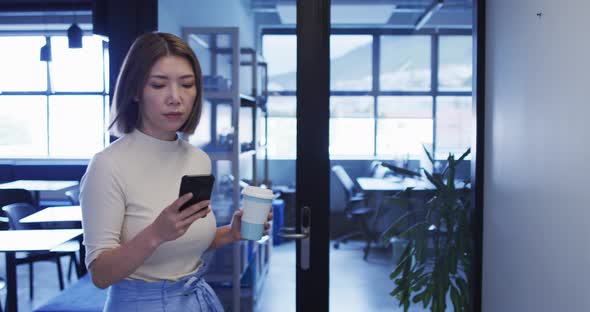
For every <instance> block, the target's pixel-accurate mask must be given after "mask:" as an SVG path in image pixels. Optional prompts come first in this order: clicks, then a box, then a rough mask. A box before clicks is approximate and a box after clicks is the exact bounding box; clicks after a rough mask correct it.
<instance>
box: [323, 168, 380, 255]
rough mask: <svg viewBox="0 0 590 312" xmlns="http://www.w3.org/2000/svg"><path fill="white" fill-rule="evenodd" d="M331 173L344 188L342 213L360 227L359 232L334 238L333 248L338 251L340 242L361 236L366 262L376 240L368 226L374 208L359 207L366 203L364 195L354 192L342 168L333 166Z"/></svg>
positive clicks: (352, 183)
mask: <svg viewBox="0 0 590 312" xmlns="http://www.w3.org/2000/svg"><path fill="white" fill-rule="evenodd" d="M332 172H334V174H335V175H336V177H337V178H338V181H339V182H340V185H342V186H343V187H344V191H345V192H344V195H345V197H346V206H345V207H344V212H345V213H346V217H347V218H348V219H349V220H351V221H353V222H354V223H357V224H358V226H359V227H360V230H356V231H354V232H351V233H347V234H345V235H342V236H340V237H338V238H336V240H335V242H334V248H335V249H338V248H339V247H340V243H341V242H342V243H344V242H346V241H347V240H349V239H350V238H352V237H355V236H361V237H362V238H363V239H364V240H365V241H366V242H367V244H366V246H365V248H364V249H363V251H364V256H363V259H365V260H366V259H367V257H368V256H369V249H370V248H371V242H372V241H373V240H375V239H376V235H375V233H373V231H372V230H371V227H370V226H369V222H370V218H371V216H372V215H373V213H374V212H375V208H371V207H366V206H365V205H359V204H365V203H366V199H365V195H364V194H363V193H362V192H358V191H357V190H356V187H355V184H354V182H353V181H352V179H351V178H350V176H349V175H348V173H346V170H344V168H343V167H342V166H340V165H335V166H333V167H332Z"/></svg>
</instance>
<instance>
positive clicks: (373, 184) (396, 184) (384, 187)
mask: <svg viewBox="0 0 590 312" xmlns="http://www.w3.org/2000/svg"><path fill="white" fill-rule="evenodd" d="M356 181H357V183H358V184H359V186H360V187H361V189H362V190H363V192H365V193H367V194H370V195H372V196H374V204H375V208H376V212H375V215H374V216H373V220H372V222H371V229H372V231H374V232H375V233H378V232H381V231H380V230H379V228H383V227H387V226H389V224H391V221H395V219H396V218H397V217H399V216H396V217H394V218H393V220H387V218H384V217H386V215H385V213H384V212H383V211H382V208H381V201H382V200H381V199H382V195H383V194H384V193H385V194H387V193H398V192H401V191H404V190H405V189H407V188H408V187H412V188H413V191H420V192H425V191H428V190H434V185H433V184H432V183H430V181H428V180H425V179H424V180H419V179H414V178H404V179H402V178H400V177H388V178H373V177H359V178H357V179H356ZM408 205H409V206H408V209H409V210H412V209H414V207H413V206H412V205H411V204H410V203H408ZM390 213H394V212H390ZM384 219H385V220H384ZM378 222H380V224H377V223H378ZM383 223H384V224H383Z"/></svg>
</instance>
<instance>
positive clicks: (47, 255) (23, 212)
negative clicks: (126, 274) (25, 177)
mask: <svg viewBox="0 0 590 312" xmlns="http://www.w3.org/2000/svg"><path fill="white" fill-rule="evenodd" d="M2 211H4V213H5V214H6V216H7V217H8V221H9V224H10V229H11V230H31V229H39V228H40V227H39V225H37V224H26V223H21V222H20V219H22V218H24V217H26V216H28V215H31V214H33V213H35V212H37V211H38V209H37V207H35V206H33V205H32V204H31V203H22V202H20V203H14V204H9V205H6V206H4V207H2ZM79 249H80V247H79V244H78V243H77V242H73V241H72V242H66V243H64V244H61V245H59V246H58V247H56V248H54V249H53V251H50V252H46V251H35V252H23V253H17V256H16V264H17V265H19V264H25V263H26V264H28V266H29V298H30V299H33V281H34V271H33V263H35V262H38V261H54V262H55V263H56V265H57V275H58V281H59V288H60V289H61V290H63V289H64V281H63V273H62V268H61V262H60V259H61V257H64V256H65V257H69V258H70V265H69V269H68V278H71V272H72V266H74V269H76V270H77V269H78V260H77V258H76V252H77V251H78V250H79Z"/></svg>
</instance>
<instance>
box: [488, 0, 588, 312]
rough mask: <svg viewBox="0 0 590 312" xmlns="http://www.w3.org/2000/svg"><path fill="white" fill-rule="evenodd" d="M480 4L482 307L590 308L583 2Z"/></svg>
mask: <svg viewBox="0 0 590 312" xmlns="http://www.w3.org/2000/svg"><path fill="white" fill-rule="evenodd" d="M486 10H487V13H486V18H487V25H486V36H487V42H486V58H487V63H486V103H485V104H486V134H485V140H486V141H485V142H486V146H485V163H486V165H485V181H484V182H485V190H484V196H485V203H484V244H483V311H485V312H496V311H502V312H507V311H590V283H589V281H590V269H589V267H590V243H589V241H590V204H589V196H588V194H590V180H589V176H590V175H589V174H590V165H589V162H590V147H589V145H590V121H589V118H590V100H589V97H590V93H589V90H590V78H589V77H588V74H589V73H590V36H588V34H587V29H588V25H589V19H588V15H587V13H588V11H590V1H587V0H560V1H555V0H519V1H514V0H488V1H487V7H486ZM538 12H542V16H541V17H540V18H539V17H538V16H537V13H538Z"/></svg>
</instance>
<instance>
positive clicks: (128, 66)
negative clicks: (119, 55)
mask: <svg viewBox="0 0 590 312" xmlns="http://www.w3.org/2000/svg"><path fill="white" fill-rule="evenodd" d="M164 56H178V57H183V58H185V59H186V60H187V61H188V62H189V63H190V64H191V66H192V68H193V73H194V75H195V86H196V88H197V96H196V98H195V103H194V105H193V109H192V111H191V113H190V115H189V118H188V120H187V121H186V122H185V123H184V125H182V127H180V129H178V130H177V131H179V132H182V133H183V134H186V135H191V134H193V133H194V132H195V129H196V128H197V125H198V124H199V120H200V119H201V111H202V108H203V74H202V72H201V64H199V60H198V59H197V56H196V55H195V53H194V52H193V50H192V49H191V48H190V47H189V46H188V45H187V44H186V43H185V42H184V41H183V40H182V39H180V38H179V37H177V36H176V35H173V34H169V33H161V32H152V33H146V34H143V35H141V36H139V37H138V38H137V39H135V42H133V44H132V45H131V48H129V51H128V52H127V55H126V56H125V60H124V61H123V65H122V66H121V71H120V72H119V76H118V77H117V83H116V85H115V93H114V96H113V105H112V106H111V110H112V114H111V116H113V118H112V122H111V125H110V126H109V129H112V128H113V127H115V129H113V130H115V131H113V132H114V133H113V134H114V135H116V136H120V135H122V134H125V133H130V132H132V131H133V130H135V129H136V128H137V127H139V126H140V125H141V113H140V112H141V108H140V103H141V102H142V100H143V99H142V96H143V88H144V87H145V84H146V83H147V80H148V76H149V74H150V71H151V69H152V66H154V64H155V63H156V62H157V61H158V60H159V59H160V58H162V57H164Z"/></svg>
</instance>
